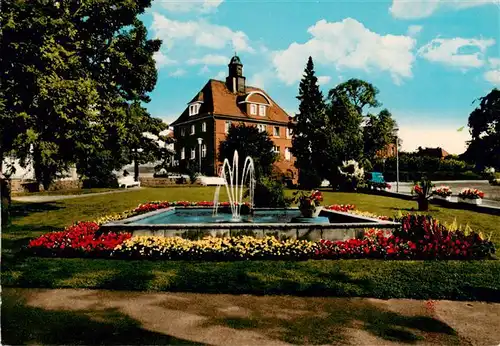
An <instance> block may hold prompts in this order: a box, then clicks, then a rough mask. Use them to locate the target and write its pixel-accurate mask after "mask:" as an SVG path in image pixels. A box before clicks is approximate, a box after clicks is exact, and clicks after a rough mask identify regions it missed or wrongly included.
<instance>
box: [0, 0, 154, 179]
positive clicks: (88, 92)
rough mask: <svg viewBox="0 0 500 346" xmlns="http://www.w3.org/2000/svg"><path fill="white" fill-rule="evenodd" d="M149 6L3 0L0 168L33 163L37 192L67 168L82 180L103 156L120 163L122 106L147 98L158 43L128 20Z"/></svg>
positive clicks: (93, 0)
mask: <svg viewBox="0 0 500 346" xmlns="http://www.w3.org/2000/svg"><path fill="white" fill-rule="evenodd" d="M150 4H151V0H131V1H121V2H116V1H112V0H104V1H103V0H75V1H46V0H32V1H24V0H6V1H4V2H3V3H2V13H1V16H2V18H1V20H2V31H1V32H2V33H1V35H2V36H1V37H0V39H1V41H2V54H1V55H0V65H1V66H2V69H1V71H2V86H1V88H0V109H3V110H4V111H3V112H0V113H1V115H0V117H1V118H0V137H1V141H2V142H1V145H0V162H2V161H3V158H4V156H5V155H9V156H10V155H11V156H14V157H16V158H19V159H21V162H22V163H27V162H29V160H32V161H33V163H34V167H35V174H36V177H37V180H38V181H39V182H42V183H43V184H44V185H45V187H47V186H48V184H50V182H51V181H52V180H53V179H54V178H55V176H56V175H57V174H58V173H59V172H61V171H63V170H65V169H67V168H68V167H69V166H70V165H72V164H76V165H77V167H79V170H80V172H79V173H81V174H85V173H86V172H87V173H88V171H89V167H90V166H92V164H91V162H92V161H93V160H94V161H95V160H97V161H101V158H102V157H106V158H107V159H106V160H107V162H108V163H107V164H106V166H109V167H119V166H120V164H121V163H122V162H123V157H122V154H123V152H122V144H123V142H124V138H126V137H127V132H128V130H129V128H128V127H127V123H126V120H127V117H126V114H127V113H126V108H127V107H128V103H131V102H132V103H133V102H149V97H148V96H147V93H148V92H150V91H152V90H153V88H154V86H155V84H156V78H157V72H156V67H155V62H154V59H153V54H154V53H155V52H157V51H158V50H159V47H160V44H161V41H159V40H148V39H147V31H146V28H145V27H144V25H143V24H142V22H141V21H140V20H139V19H137V16H138V15H140V14H141V13H143V12H144V10H145V8H147V7H149V6H150ZM31 148H33V151H32V152H31Z"/></svg>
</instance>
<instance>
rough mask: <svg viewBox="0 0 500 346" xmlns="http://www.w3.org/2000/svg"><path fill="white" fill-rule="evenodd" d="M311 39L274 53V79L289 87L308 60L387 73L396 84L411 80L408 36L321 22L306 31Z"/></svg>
mask: <svg viewBox="0 0 500 346" xmlns="http://www.w3.org/2000/svg"><path fill="white" fill-rule="evenodd" d="M307 31H308V32H309V33H310V34H311V35H312V38H311V39H310V40H309V41H307V42H306V43H296V42H294V43H292V44H291V45H290V46H289V47H288V48H287V49H285V50H282V51H277V52H274V57H273V63H274V66H275V68H276V72H277V76H278V78H280V79H281V80H283V81H284V82H285V83H286V84H288V85H291V84H293V83H296V82H297V81H299V80H300V79H301V77H302V73H303V70H304V67H305V65H306V62H307V58H308V56H312V57H313V59H314V62H315V63H316V64H320V65H326V66H335V67H336V68H337V69H340V68H352V69H362V70H365V71H370V70H371V69H376V70H380V71H386V72H388V73H389V74H390V75H391V77H392V78H393V80H394V82H395V83H400V81H401V79H402V78H410V77H412V72H411V68H412V64H413V62H414V61H415V56H414V54H413V48H414V46H415V40H414V39H413V38H411V37H409V36H403V35H400V36H397V35H390V34H388V35H379V34H377V33H375V32H372V31H370V30H369V29H367V28H366V27H365V26H364V25H363V24H362V23H360V22H358V21H356V20H355V19H352V18H346V19H344V20H343V21H341V22H335V23H329V22H327V21H326V20H324V19H323V20H320V21H318V22H317V23H316V24H315V25H313V26H311V27H310V28H309V29H308V30H307Z"/></svg>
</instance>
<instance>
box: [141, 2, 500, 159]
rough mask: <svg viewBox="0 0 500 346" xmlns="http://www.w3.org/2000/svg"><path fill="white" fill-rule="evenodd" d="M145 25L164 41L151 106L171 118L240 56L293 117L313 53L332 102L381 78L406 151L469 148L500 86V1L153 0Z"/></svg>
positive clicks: (250, 79)
mask: <svg viewBox="0 0 500 346" xmlns="http://www.w3.org/2000/svg"><path fill="white" fill-rule="evenodd" d="M141 19H142V20H143V21H144V23H145V25H146V26H147V28H148V32H149V36H150V38H159V39H161V40H162V41H163V43H162V47H161V49H160V51H159V52H158V53H156V54H155V60H156V65H157V69H158V82H157V85H156V88H155V90H154V91H153V92H152V93H151V94H150V96H151V102H150V103H149V104H147V105H146V108H147V109H148V110H149V112H150V113H151V114H152V115H153V116H155V117H159V118H162V119H164V120H165V121H166V122H168V123H170V122H172V121H174V120H175V119H176V118H177V117H178V116H179V115H180V114H181V113H182V111H183V110H184V109H185V107H186V104H187V103H188V102H189V101H190V100H191V99H192V98H193V97H194V95H195V94H196V93H197V92H198V91H199V90H200V89H201V88H202V87H203V86H204V85H205V83H206V82H207V81H208V79H210V78H215V79H219V80H224V79H225V77H226V75H227V64H228V63H229V60H230V58H231V56H233V55H234V53H235V52H237V54H238V56H239V57H240V58H241V60H242V63H243V73H244V75H245V76H246V77H247V85H250V86H256V87H261V88H263V89H264V90H265V91H266V92H267V93H268V94H269V95H270V96H271V97H272V98H273V99H274V101H276V102H277V103H278V104H279V105H280V106H281V107H282V108H284V109H285V110H286V111H287V112H288V113H289V114H294V113H296V112H297V111H298V101H297V99H296V96H297V94H298V85H299V81H300V79H301V77H302V74H303V71H304V68H305V65H306V62H307V58H308V57H309V56H312V58H313V60H314V63H315V70H316V75H317V76H318V80H319V83H320V87H321V90H322V91H323V93H324V94H325V95H326V94H328V91H329V90H330V89H331V88H333V87H335V86H336V85H337V84H339V83H342V82H344V81H346V80H348V79H350V78H359V79H363V80H366V81H368V82H370V83H372V84H373V85H375V86H376V87H377V88H378V89H379V91H380V93H379V95H378V99H379V101H380V102H381V103H382V108H387V109H388V110H389V111H390V112H391V113H392V114H393V117H394V118H395V120H396V121H397V123H398V125H399V129H400V130H399V136H400V138H401V139H402V142H403V143H402V147H403V150H405V151H412V150H415V149H416V148H417V147H418V146H422V147H437V146H440V147H442V148H443V149H445V150H447V151H448V152H450V153H452V154H460V153H462V152H463V151H464V150H465V149H466V141H467V140H469V139H470V135H469V132H468V127H467V120H468V116H469V114H470V112H471V111H472V110H473V109H474V108H475V107H476V105H477V103H476V104H473V102H474V100H476V99H478V98H479V97H482V96H485V95H487V94H488V93H489V92H490V91H491V90H492V89H493V88H494V87H500V42H499V41H500V0H468V1H465V0H446V1H443V0H411V1H408V0H392V1H391V0H387V1H383V0H379V1H374V0H371V1H370V0H356V1H349V0H329V1H308V0H301V1H292V0H288V1H282V0H245V1H243V0H196V1H190V0H184V1H169V0H153V4H152V6H151V8H149V9H148V10H147V11H146V12H145V13H144V14H143V15H142V16H141ZM379 110H380V109H370V110H369V111H370V112H371V113H375V112H378V111H379ZM462 126H465V129H464V130H463V131H460V132H459V131H457V129H459V128H461V127H462Z"/></svg>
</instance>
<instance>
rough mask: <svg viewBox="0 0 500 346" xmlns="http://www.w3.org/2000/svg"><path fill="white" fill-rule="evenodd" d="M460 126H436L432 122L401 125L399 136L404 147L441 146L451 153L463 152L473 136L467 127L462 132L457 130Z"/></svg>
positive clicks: (407, 149) (405, 148) (405, 149)
mask: <svg viewBox="0 0 500 346" xmlns="http://www.w3.org/2000/svg"><path fill="white" fill-rule="evenodd" d="M462 126H463V125H462ZM458 127H459V126H457V127H456V128H454V127H452V126H447V127H445V126H435V125H434V124H432V123H429V125H417V124H411V125H400V127H399V136H400V138H401V140H402V149H403V150H404V151H414V150H416V149H417V148H418V147H423V148H425V147H429V148H436V147H441V148H443V149H444V150H446V151H447V152H449V153H450V154H455V155H456V154H461V153H463V152H464V151H465V149H467V144H466V141H468V140H470V139H471V137H470V134H469V131H467V127H466V128H465V129H464V130H463V131H461V132H458V131H457V128H458Z"/></svg>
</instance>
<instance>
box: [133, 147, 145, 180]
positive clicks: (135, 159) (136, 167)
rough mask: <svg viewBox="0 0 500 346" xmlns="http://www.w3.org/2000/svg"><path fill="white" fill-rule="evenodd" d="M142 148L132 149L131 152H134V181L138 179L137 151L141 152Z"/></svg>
mask: <svg viewBox="0 0 500 346" xmlns="http://www.w3.org/2000/svg"><path fill="white" fill-rule="evenodd" d="M142 152H143V149H141V148H138V149H132V153H133V154H134V181H139V161H138V158H139V153H142Z"/></svg>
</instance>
